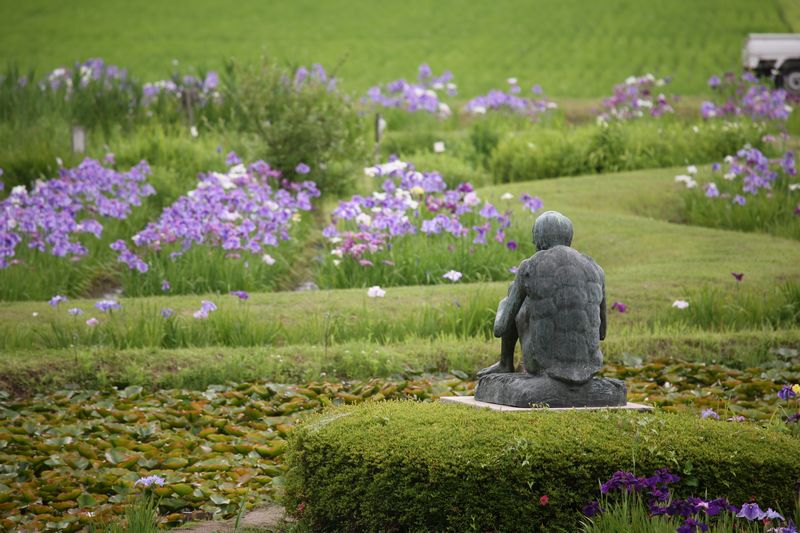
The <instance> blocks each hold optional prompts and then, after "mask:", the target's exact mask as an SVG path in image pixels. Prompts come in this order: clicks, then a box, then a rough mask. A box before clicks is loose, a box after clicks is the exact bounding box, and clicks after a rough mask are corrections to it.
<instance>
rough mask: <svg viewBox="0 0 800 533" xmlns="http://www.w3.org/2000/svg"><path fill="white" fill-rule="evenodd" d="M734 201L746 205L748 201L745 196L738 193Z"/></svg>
mask: <svg viewBox="0 0 800 533" xmlns="http://www.w3.org/2000/svg"><path fill="white" fill-rule="evenodd" d="M733 203H735V204H738V205H745V204H746V203H747V200H746V199H745V197H744V196H742V195H740V194H737V195H736V196H734V197H733Z"/></svg>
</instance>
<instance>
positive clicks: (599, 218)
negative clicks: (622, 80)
mask: <svg viewBox="0 0 800 533" xmlns="http://www.w3.org/2000/svg"><path fill="white" fill-rule="evenodd" d="M675 173H676V170H675V169H663V170H653V171H644V172H631V173H623V174H612V175H603V176H591V177H581V178H570V179H560V180H542V181H537V182H535V183H520V184H510V185H503V186H497V187H490V188H487V189H484V190H483V191H481V192H482V194H483V195H484V196H489V197H499V195H501V194H503V193H504V192H512V193H514V194H516V195H519V193H521V192H524V191H527V192H531V193H535V194H538V195H539V196H540V197H541V198H542V199H543V200H544V204H545V206H546V208H547V209H556V210H560V211H562V212H564V213H566V214H567V215H569V216H570V218H571V219H572V220H573V223H574V225H575V242H574V243H573V244H574V246H575V247H576V248H577V249H579V250H581V251H583V252H586V253H588V254H589V255H591V256H593V257H594V258H595V259H596V260H597V262H598V263H599V264H600V265H602V266H603V267H604V269H605V271H606V277H607V278H606V284H607V297H608V301H609V304H611V303H613V302H614V301H620V302H623V303H625V304H626V305H627V307H628V309H627V311H626V312H625V313H624V314H620V313H617V312H611V313H610V315H609V332H610V333H609V338H608V340H607V341H606V343H605V352H606V354H607V356H608V357H609V358H610V359H613V358H617V359H619V358H622V357H623V356H624V354H634V355H639V356H643V357H645V358H647V357H649V356H655V355H659V356H661V355H673V356H676V357H680V358H689V359H699V360H713V359H720V360H725V361H726V362H727V363H728V364H737V361H738V364H739V365H740V366H741V365H746V364H755V363H757V362H761V361H764V360H766V359H768V358H770V357H771V355H770V354H769V350H770V349H771V348H776V347H784V346H789V347H797V346H798V344H800V331H799V330H798V328H797V326H796V325H792V323H791V321H790V322H789V323H786V322H780V323H776V322H775V321H770V317H769V316H768V315H769V309H758V308H755V309H749V308H747V306H748V305H751V304H747V302H748V301H752V300H753V296H754V295H759V294H764V295H768V294H772V293H773V292H774V291H775V286H776V284H778V283H780V282H791V281H793V282H797V281H798V277H799V276H800V272H798V270H797V265H798V264H800V245H798V243H797V242H795V241H790V240H786V239H780V238H776V237H772V236H769V235H763V234H753V233H750V234H746V233H738V232H730V231H723V230H715V229H709V228H699V227H692V226H685V225H680V224H676V223H673V222H669V221H668V220H669V219H675V218H676V217H678V215H679V202H680V196H679V194H680V189H679V187H678V186H676V185H675V184H674V183H673V176H674V174H675ZM521 219H522V217H519V218H518V220H517V222H516V223H517V224H522V223H523V222H522V220H521ZM531 221H532V217H531V220H529V221H525V223H526V224H530V222H531ZM518 252H519V254H518V255H519V257H518V258H517V260H521V259H522V258H523V257H524V256H525V255H527V254H529V253H531V252H532V250H528V249H526V248H524V247H521V248H520V250H518ZM734 271H735V272H743V273H744V274H745V277H744V280H743V281H742V282H741V283H738V284H737V282H736V281H735V280H734V279H733V277H732V276H731V272H734ZM510 280H511V275H510V274H509V281H510ZM703 287H709V288H713V289H715V290H716V291H717V292H716V293H714V294H720V295H730V298H731V302H732V303H731V305H730V306H728V307H730V309H727V311H726V312H728V313H735V311H736V309H735V305H734V304H736V302H737V301H741V302H744V307H743V308H742V309H741V313H740V314H741V317H743V318H741V319H740V320H738V319H737V321H731V322H730V323H729V324H726V323H713V322H707V321H700V322H697V323H692V321H691V320H689V319H687V318H684V317H685V316H688V315H681V314H680V313H681V312H680V311H678V310H676V309H672V308H671V304H672V302H673V301H674V300H676V299H679V298H683V299H688V300H689V301H690V306H691V304H692V303H701V301H702V299H703V298H704V295H703V293H702V292H701V288H703ZM506 288H507V283H505V282H495V283H484V284H453V285H439V286H432V287H396V288H391V289H389V290H387V295H386V297H385V298H383V299H374V300H373V299H370V298H368V297H367V295H366V290H365V289H348V290H336V291H320V292H306V293H302V292H301V293H291V292H278V293H260V294H253V295H251V298H250V300H249V301H248V302H247V303H244V304H241V303H239V302H238V301H236V298H235V297H233V296H229V295H211V296H199V295H198V296H175V297H168V296H164V297H152V298H137V299H122V300H121V301H122V304H123V311H122V313H123V314H120V313H117V314H116V315H111V316H108V315H105V314H102V313H100V312H99V311H97V310H95V309H94V308H93V303H94V302H93V301H88V300H75V301H69V302H67V303H65V304H61V307H60V308H58V309H52V308H50V307H49V306H48V305H47V304H46V303H45V302H25V303H22V302H20V303H10V304H7V305H4V306H3V307H2V308H0V324H2V326H0V331H1V332H2V335H0V339H2V345H3V351H4V352H5V355H4V356H3V357H2V359H0V365H2V366H1V368H2V372H0V375H3V376H6V378H5V382H4V386H5V387H10V388H13V389H15V390H17V391H21V390H23V389H29V390H37V389H41V388H46V387H50V386H58V385H62V384H65V383H69V382H77V383H83V384H85V385H91V386H102V385H106V384H129V383H142V384H147V383H151V384H153V385H155V386H165V387H170V386H180V387H183V386H189V387H200V388H202V387H205V386H206V385H207V384H209V383H212V382H219V381H224V380H237V381H243V380H247V379H253V378H257V377H261V378H269V379H274V380H276V381H287V382H292V381H294V382H296V381H302V380H304V379H313V378H316V377H318V376H319V375H320V373H323V372H324V373H327V374H329V375H337V376H339V377H343V378H365V377H369V376H375V375H381V376H388V375H392V374H394V373H398V372H401V371H403V370H405V369H407V368H413V369H422V368H430V367H434V368H438V369H442V370H450V369H453V370H460V371H463V372H465V373H467V374H471V373H472V372H474V371H475V370H476V369H477V368H479V367H480V366H482V365H485V364H487V363H489V362H491V360H492V359H493V358H494V356H495V354H496V352H497V349H498V345H497V342H496V341H493V340H491V336H490V332H489V325H490V323H491V317H492V314H493V312H494V308H495V306H496V302H497V301H498V300H499V299H500V298H501V297H502V296H503V295H504V294H505V291H506ZM739 295H743V296H747V298H744V297H742V298H740V296H739ZM695 297H696V298H697V302H693V299H694V298H695ZM770 297H773V296H770ZM748 298H749V299H748ZM775 298H777V297H775ZM202 299H212V300H214V301H216V302H217V303H218V304H221V305H220V310H218V311H216V312H214V313H212V314H211V317H210V318H209V319H208V321H201V320H195V319H193V318H192V312H194V311H196V310H197V309H198V308H199V306H200V301H201V300H202ZM737 299H738V300H737ZM762 301H763V300H762ZM775 301H776V302H778V304H776V305H782V304H781V303H780V301H779V300H777V299H776V300H775ZM67 307H80V308H82V309H83V310H84V311H85V314H84V315H82V316H80V317H73V316H70V315H68V314H67V312H66V308H67ZM163 307H169V308H171V309H174V310H175V312H176V318H174V319H173V320H175V324H176V328H175V329H174V330H170V331H166V330H165V329H164V326H163V322H164V320H163V319H162V318H161V316H160V309H161V308H163ZM243 310H246V312H242V311H243ZM33 313H38V316H36V317H34V316H32V315H33ZM115 313H116V312H115ZM215 313H216V314H215ZM90 316H96V317H98V318H99V319H100V321H101V324H100V325H98V326H96V329H92V328H90V327H88V326H85V325H84V321H85V320H86V319H87V318H88V317H90ZM731 316H733V315H731ZM736 316H737V317H738V316H739V315H736ZM697 320H699V319H697ZM795 324H796V323H795ZM103 328H106V329H103ZM734 330H735V332H734ZM170 343H173V344H170ZM170 346H174V347H175V348H174V349H164V348H169V347H170Z"/></svg>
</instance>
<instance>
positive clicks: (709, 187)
mask: <svg viewBox="0 0 800 533" xmlns="http://www.w3.org/2000/svg"><path fill="white" fill-rule="evenodd" d="M705 189H706V198H717V197H718V196H719V189H717V184H716V183H713V182H712V183H706V187H705Z"/></svg>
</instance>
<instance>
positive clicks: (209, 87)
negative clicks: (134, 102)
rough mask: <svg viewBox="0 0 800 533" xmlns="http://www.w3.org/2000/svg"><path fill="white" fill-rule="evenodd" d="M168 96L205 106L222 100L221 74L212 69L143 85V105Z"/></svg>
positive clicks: (183, 102)
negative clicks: (202, 74) (203, 73)
mask: <svg viewBox="0 0 800 533" xmlns="http://www.w3.org/2000/svg"><path fill="white" fill-rule="evenodd" d="M160 97H161V98H166V99H170V100H173V101H174V102H177V103H180V104H182V105H196V106H199V107H204V106H206V105H208V104H211V103H218V102H220V101H222V94H221V93H220V92H219V75H218V74H217V73H216V72H215V71H213V70H211V71H208V72H207V73H206V74H205V75H204V76H191V75H185V76H180V75H178V74H175V75H174V76H173V77H172V78H171V79H166V80H158V81H154V82H148V83H145V84H144V85H142V100H141V105H142V106H143V107H149V106H151V105H152V104H153V103H154V102H155V101H156V100H158V98H160Z"/></svg>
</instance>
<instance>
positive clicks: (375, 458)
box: [285, 402, 800, 531]
mask: <svg viewBox="0 0 800 533" xmlns="http://www.w3.org/2000/svg"><path fill="white" fill-rule="evenodd" d="M798 453H800V442H797V441H796V440H794V439H791V438H788V437H785V436H783V435H779V434H777V433H773V432H770V431H767V430H764V429H760V428H757V427H753V426H750V425H747V424H743V423H720V422H713V421H708V420H701V419H699V418H696V417H688V416H683V415H675V414H662V413H659V414H641V413H631V412H619V411H595V412H581V413H576V412H523V413H507V412H506V413H498V412H492V411H484V410H472V409H467V408H464V407H462V406H449V405H441V404H432V403H411V402H380V403H377V402H376V403H366V404H362V405H360V406H357V407H347V408H338V409H333V410H329V411H326V412H324V413H323V414H321V415H317V416H315V417H312V418H310V419H308V420H307V421H306V422H305V423H303V424H302V425H300V426H299V427H298V428H296V429H295V431H294V433H293V434H292V439H291V443H290V450H289V454H288V459H287V460H288V464H289V467H290V471H289V473H288V475H287V490H286V502H285V503H286V506H287V509H290V510H293V511H295V514H297V516H298V518H299V519H300V520H301V521H302V522H303V523H305V524H306V525H308V526H310V527H312V528H314V529H315V530H327V531H333V530H336V531H342V530H364V531H387V530H436V531H444V530H455V531H465V530H480V531H487V530H491V531H530V530H537V529H541V530H547V531H554V530H558V529H559V528H564V529H566V530H567V531H575V530H576V528H577V522H578V520H579V519H580V516H579V514H578V510H579V509H580V508H581V507H582V506H583V505H585V504H586V503H587V502H589V501H591V500H592V499H594V498H595V496H596V494H597V491H598V485H599V483H600V481H602V480H605V479H607V478H608V477H609V476H610V475H611V474H612V473H613V472H615V471H617V470H620V469H626V468H628V469H630V468H633V469H634V470H637V471H641V472H644V473H649V472H652V471H654V470H655V469H656V468H660V467H665V466H668V467H670V468H671V469H672V470H673V471H674V472H676V473H678V474H680V475H681V477H682V478H683V479H684V483H682V484H681V485H682V487H681V490H683V491H687V490H691V489H690V488H687V487H695V488H694V490H695V492H697V493H701V492H702V491H707V492H708V494H714V495H725V496H727V497H728V498H730V499H732V500H736V501H747V500H748V499H749V498H751V497H755V498H757V500H758V501H759V502H760V503H761V504H762V505H769V506H771V507H773V508H778V506H780V508H783V509H788V508H790V506H791V504H792V498H793V491H794V487H795V483H796V482H797V480H798V479H799V478H800V464H798V462H797V461H796V457H797V454H798ZM544 495H547V496H548V501H547V502H546V505H542V504H541V501H540V498H541V497H542V496H544ZM679 495H683V494H679Z"/></svg>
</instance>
